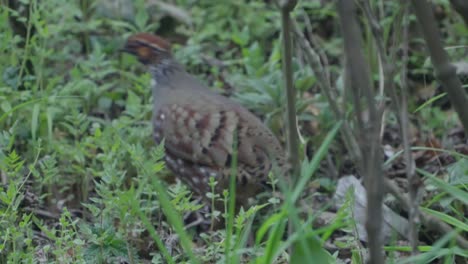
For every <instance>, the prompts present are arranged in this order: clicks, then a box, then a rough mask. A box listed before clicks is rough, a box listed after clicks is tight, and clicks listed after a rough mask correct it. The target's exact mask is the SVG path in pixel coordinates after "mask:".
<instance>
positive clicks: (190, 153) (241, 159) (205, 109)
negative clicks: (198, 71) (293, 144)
mask: <svg viewBox="0 0 468 264" xmlns="http://www.w3.org/2000/svg"><path fill="white" fill-rule="evenodd" d="M123 50H124V51H125V52H128V53H130V54H133V55H134V56H136V57H137V59H138V60H139V61H140V62H141V63H142V64H143V65H144V66H145V67H146V68H147V70H148V71H149V72H150V73H151V75H152V80H151V86H152V92H153V100H154V108H153V120H152V123H153V137H154V139H155V141H156V142H157V143H160V142H161V141H163V140H164V146H165V151H166V153H165V162H166V166H167V167H168V168H169V169H170V170H171V171H172V172H173V173H174V174H175V175H176V176H177V177H179V178H180V179H181V180H182V181H183V182H184V183H186V184H187V185H188V186H189V187H191V189H192V190H193V191H194V192H196V193H199V194H201V195H202V196H205V195H206V193H207V192H210V191H211V187H210V186H209V184H208V183H209V179H210V177H213V178H214V179H215V180H216V181H217V185H216V188H215V191H216V192H218V193H219V192H221V191H222V190H224V189H228V187H229V179H230V175H231V161H232V157H233V143H234V137H237V151H238V155H237V161H238V163H237V175H236V190H237V191H236V203H237V205H245V204H246V202H247V199H248V198H249V197H253V196H255V195H256V194H257V193H259V192H260V191H262V189H263V187H264V186H265V183H266V182H267V180H268V178H267V177H268V174H269V172H270V170H272V169H273V168H280V169H281V168H285V167H286V159H285V156H284V152H283V149H282V147H281V145H280V143H279V141H278V140H277V138H276V137H275V136H274V135H273V133H272V132H271V131H270V130H269V129H268V128H267V127H266V126H265V125H264V124H263V123H262V121H260V119H258V118H257V117H256V116H254V115H253V114H252V113H251V112H249V111H248V110H247V109H246V108H244V107H243V106H241V105H240V104H238V103H236V102H234V101H231V100H230V99H228V98H226V97H224V96H221V95H219V94H218V93H216V92H214V91H211V90H210V89H209V88H208V87H207V86H206V85H204V84H202V83H201V82H200V81H199V80H197V79H196V78H195V77H194V76H192V75H191V74H189V73H188V72H187V71H186V70H185V69H184V67H183V66H182V65H181V64H179V63H178V62H177V61H176V60H175V59H174V58H173V56H172V54H171V45H170V43H169V42H168V41H166V40H165V39H163V38H161V37H159V36H155V35H152V34H148V33H138V34H135V35H132V36H130V37H129V38H128V40H127V42H126V45H125V47H124V49H123ZM280 171H284V170H282V169H281V170H280Z"/></svg>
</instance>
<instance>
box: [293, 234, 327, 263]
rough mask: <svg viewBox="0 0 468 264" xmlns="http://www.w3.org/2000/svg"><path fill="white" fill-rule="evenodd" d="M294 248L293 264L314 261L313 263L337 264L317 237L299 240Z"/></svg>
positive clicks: (294, 244)
mask: <svg viewBox="0 0 468 264" xmlns="http://www.w3.org/2000/svg"><path fill="white" fill-rule="evenodd" d="M292 248H293V251H292V254H291V264H301V263H311V260H312V259H313V260H314V261H313V263H335V261H334V259H333V257H332V256H331V255H330V253H328V251H326V250H325V249H324V248H323V247H322V243H321V242H320V240H319V239H318V238H317V237H316V236H309V237H307V238H303V239H299V240H297V241H296V242H294V243H293V247H292Z"/></svg>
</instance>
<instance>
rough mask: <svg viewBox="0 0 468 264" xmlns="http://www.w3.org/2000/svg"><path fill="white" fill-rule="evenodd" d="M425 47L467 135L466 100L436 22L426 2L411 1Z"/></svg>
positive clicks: (467, 113) (467, 109) (467, 100)
mask: <svg viewBox="0 0 468 264" xmlns="http://www.w3.org/2000/svg"><path fill="white" fill-rule="evenodd" d="M411 3H412V4H413V10H414V13H415V14H416V17H417V19H418V22H419V25H420V27H421V31H422V33H423V36H424V39H425V41H426V45H427V48H428V51H429V54H430V56H431V60H432V64H433V65H434V69H435V75H436V77H437V79H438V80H439V81H440V83H441V84H442V85H443V87H444V88H445V91H446V92H447V95H448V97H449V99H450V102H451V103H452V105H453V107H454V108H455V110H456V111H457V114H458V117H459V118H460V121H461V123H462V125H463V127H464V129H465V135H468V108H467V107H466V106H467V105H468V98H467V96H466V93H465V91H464V90H463V88H462V84H461V82H460V79H458V77H457V74H456V69H455V67H454V66H453V65H452V64H451V63H450V61H449V59H448V55H447V52H445V50H444V47H443V46H442V42H441V38H440V33H439V31H438V30H437V25H436V20H435V18H434V15H433V13H432V9H431V7H430V5H429V3H428V2H427V0H411Z"/></svg>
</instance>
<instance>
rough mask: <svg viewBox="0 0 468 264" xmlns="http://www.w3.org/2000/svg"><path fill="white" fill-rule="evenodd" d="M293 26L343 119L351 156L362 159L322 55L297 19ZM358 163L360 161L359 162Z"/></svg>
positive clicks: (334, 110) (324, 88) (314, 69)
mask: <svg viewBox="0 0 468 264" xmlns="http://www.w3.org/2000/svg"><path fill="white" fill-rule="evenodd" d="M292 24H293V28H294V31H295V33H296V36H297V40H298V42H299V44H300V46H301V47H302V49H303V51H304V52H305V54H306V56H307V60H308V62H309V65H310V67H311V68H312V71H313V72H314V74H315V76H316V78H317V83H318V85H319V87H320V89H321V91H322V93H323V94H324V95H325V97H326V98H327V101H328V103H329V104H330V108H331V109H332V112H333V114H334V116H335V119H336V120H343V129H341V130H340V132H341V134H342V137H343V141H344V142H345V145H346V148H347V149H348V151H350V153H351V158H352V160H353V161H360V160H361V156H362V155H361V150H360V149H359V146H358V143H357V142H356V139H355V137H354V135H353V133H352V130H351V126H350V124H349V121H348V120H346V118H345V116H344V114H343V111H342V110H341V109H340V107H339V106H338V104H337V101H336V99H337V98H338V94H336V93H335V90H334V89H333V88H332V87H331V84H330V79H329V74H328V72H327V69H326V68H325V67H323V66H322V64H321V62H320V56H319V55H318V53H317V52H315V50H314V49H313V48H312V47H311V46H310V44H309V42H308V41H307V39H306V38H305V36H304V35H303V34H302V32H301V30H300V29H299V26H298V25H297V23H296V22H295V21H293V23H292ZM357 164H358V163H357Z"/></svg>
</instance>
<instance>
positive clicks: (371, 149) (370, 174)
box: [338, 0, 384, 263]
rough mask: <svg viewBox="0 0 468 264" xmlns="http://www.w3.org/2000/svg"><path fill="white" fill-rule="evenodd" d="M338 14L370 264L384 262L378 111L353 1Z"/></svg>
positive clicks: (344, 0)
mask: <svg viewBox="0 0 468 264" xmlns="http://www.w3.org/2000/svg"><path fill="white" fill-rule="evenodd" d="M338 14H339V17H340V24H341V32H342V34H343V41H344V50H345V57H346V74H347V76H348V78H349V82H350V85H351V88H352V89H353V99H354V107H355V111H356V116H357V121H358V124H359V134H358V135H359V137H360V143H361V149H362V155H363V160H362V164H363V166H362V168H363V170H362V171H361V173H362V174H363V176H364V182H365V186H366V189H367V222H366V230H367V236H368V240H369V255H370V259H369V263H384V256H383V254H382V244H383V236H382V221H383V216H382V202H383V195H384V194H383V191H384V189H383V173H382V153H381V150H380V121H381V117H382V111H381V109H377V107H376V105H375V98H374V91H373V89H372V85H371V78H370V73H369V69H368V65H367V64H366V63H365V61H366V59H365V56H364V54H363V51H362V48H361V47H362V45H361V44H362V39H361V36H362V32H361V29H360V27H359V25H358V23H357V20H356V7H355V4H354V1H349V0H339V1H338ZM361 92H362V95H363V96H364V102H365V103H366V109H367V111H368V113H369V120H368V121H364V120H363V117H362V114H363V113H362V111H361V108H360V104H361V98H360V94H361Z"/></svg>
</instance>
